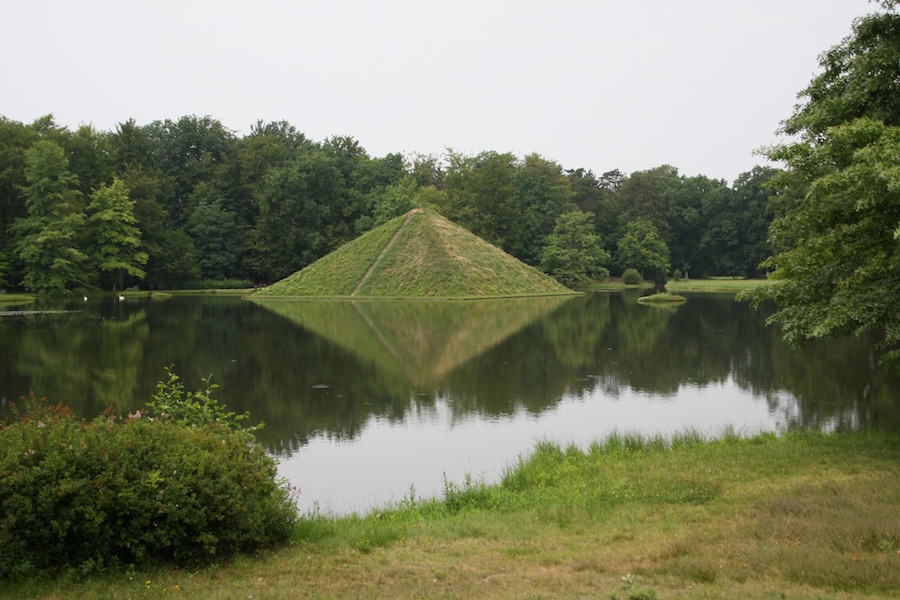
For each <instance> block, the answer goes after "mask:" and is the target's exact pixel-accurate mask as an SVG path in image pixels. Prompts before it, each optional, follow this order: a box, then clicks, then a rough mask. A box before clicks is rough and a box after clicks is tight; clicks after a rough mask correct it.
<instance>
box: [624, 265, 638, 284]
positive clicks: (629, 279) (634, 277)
mask: <svg viewBox="0 0 900 600" xmlns="http://www.w3.org/2000/svg"><path fill="white" fill-rule="evenodd" d="M641 281H642V279H641V274H640V273H638V272H637V269H630V268H629V269H625V272H624V273H622V283H624V284H625V285H640V284H641Z"/></svg>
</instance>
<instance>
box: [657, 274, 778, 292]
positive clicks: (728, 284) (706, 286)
mask: <svg viewBox="0 0 900 600" xmlns="http://www.w3.org/2000/svg"><path fill="white" fill-rule="evenodd" d="M767 283H770V282H769V280H767V279H734V278H731V277H710V278H709V279H682V280H680V281H669V282H668V283H667V284H666V289H667V290H669V291H670V292H675V293H680V292H716V293H737V292H740V291H741V290H749V289H753V288H757V287H759V286H762V285H765V284H767Z"/></svg>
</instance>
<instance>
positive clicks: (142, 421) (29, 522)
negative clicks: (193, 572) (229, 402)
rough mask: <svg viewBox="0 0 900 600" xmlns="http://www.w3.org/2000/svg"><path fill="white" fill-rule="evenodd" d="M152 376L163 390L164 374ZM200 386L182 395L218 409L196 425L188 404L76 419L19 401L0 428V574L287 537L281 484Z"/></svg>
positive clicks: (286, 496)
mask: <svg viewBox="0 0 900 600" xmlns="http://www.w3.org/2000/svg"><path fill="white" fill-rule="evenodd" d="M170 375H171V373H170ZM175 383H176V384H177V378H176V380H175ZM161 385H162V387H161V390H160V391H161V392H163V391H172V387H171V380H170V383H167V384H161ZM212 389H214V388H212ZM209 391H210V390H209V387H208V389H207V391H202V392H197V393H194V394H191V395H188V396H187V397H183V398H182V404H184V405H190V404H191V403H195V402H196V398H197V396H198V395H199V396H201V397H202V398H203V399H204V400H205V402H206V406H207V409H208V410H207V411H206V413H205V414H216V415H217V416H218V418H214V419H211V420H209V421H207V422H204V421H202V420H201V421H199V422H197V423H191V422H190V420H189V418H185V417H184V415H185V414H186V413H187V412H190V411H186V410H183V411H182V412H181V414H180V415H178V416H176V417H175V418H169V415H168V414H166V415H164V414H162V413H154V412H153V410H152V409H151V410H148V411H147V414H142V413H141V411H137V412H136V413H134V414H132V415H128V416H127V417H125V418H122V417H116V416H114V415H112V414H111V412H109V413H107V414H104V415H101V416H99V417H97V418H96V419H94V420H92V421H84V420H82V419H79V418H77V417H75V416H74V415H73V413H72V412H71V411H70V410H69V409H67V408H66V407H64V406H62V405H56V406H52V405H50V404H49V403H48V402H47V401H46V399H41V400H39V399H36V398H35V397H34V396H33V395H32V396H30V397H29V398H25V399H23V401H24V402H23V403H22V404H23V406H21V407H18V408H17V409H16V412H15V417H16V420H15V421H14V422H12V423H11V424H9V425H5V426H3V427H2V429H0V511H2V512H0V580H7V579H17V578H21V577H26V576H33V575H36V574H44V573H56V572H59V571H61V570H66V569H77V570H79V571H80V572H82V573H84V574H87V573H90V572H93V571H99V570H101V569H103V568H105V567H108V566H111V567H116V566H119V565H127V564H135V565H155V564H164V563H167V564H174V565H191V564H198V563H204V562H210V561H212V560H215V559H218V558H220V557H223V556H228V555H230V554H233V553H236V552H242V551H249V550H252V549H256V548H259V547H263V546H267V545H272V544H276V543H280V542H284V541H287V539H288V538H289V536H290V535H291V532H292V530H293V527H294V525H295V523H296V520H297V511H296V505H295V503H294V497H293V496H294V494H293V492H292V490H291V489H290V486H287V485H284V484H282V483H280V482H279V481H278V480H277V478H276V477H277V471H276V464H277V463H276V461H275V460H274V459H273V458H272V457H270V456H268V455H267V454H266V452H265V450H264V449H263V447H262V446H261V445H260V444H258V443H257V442H256V441H255V439H254V438H253V436H252V434H250V433H249V432H248V431H247V430H244V429H242V428H241V427H240V425H239V424H238V423H237V422H236V421H235V420H234V418H233V417H234V415H233V414H231V413H225V412H224V411H222V410H221V409H220V408H219V407H218V406H217V405H216V404H215V401H214V400H212V399H211V398H209ZM176 395H177V394H176ZM157 396H159V394H158V395H157ZM157 403H158V400H157ZM169 406H170V407H174V406H175V405H174V404H170V405H169ZM200 412H201V413H203V411H200ZM229 415H231V418H229Z"/></svg>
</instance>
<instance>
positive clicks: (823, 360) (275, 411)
mask: <svg viewBox="0 0 900 600" xmlns="http://www.w3.org/2000/svg"><path fill="white" fill-rule="evenodd" d="M766 314H767V312H766V311H765V310H762V311H754V310H753V309H752V308H750V307H749V306H747V305H745V304H742V303H737V302H735V301H733V300H732V298H731V297H730V296H727V295H689V296H688V301H687V303H685V304H683V305H681V306H679V307H665V308H660V307H656V306H643V305H640V304H638V302H637V295H636V294H635V293H612V294H590V295H586V296H580V297H571V298H535V299H508V300H479V301H454V302H412V301H393V302H385V301H358V302H348V301H332V302H328V301H283V300H282V301H266V302H259V303H257V302H252V301H248V300H242V299H239V298H233V297H179V296H176V297H173V298H170V299H168V300H151V299H149V298H146V299H143V298H142V299H131V298H129V299H127V300H125V301H124V302H119V301H117V300H114V299H113V298H111V297H107V298H97V299H90V300H89V301H88V302H82V301H80V300H79V301H77V302H71V303H38V304H32V305H25V306H15V307H9V306H6V307H0V418H3V417H4V416H8V414H9V409H8V403H9V401H10V400H13V399H15V398H18V397H19V396H21V395H23V394H26V393H28V392H29V391H32V390H33V391H34V392H35V393H37V394H38V395H40V396H46V397H48V398H49V399H50V400H52V401H54V402H56V401H63V402H64V403H66V404H68V405H70V406H71V407H72V408H73V409H74V410H75V411H76V412H77V413H79V414H81V415H83V416H87V417H93V416H95V415H97V414H98V413H99V412H101V411H102V410H103V409H105V408H106V407H107V406H109V405H110V404H112V405H115V406H116V408H117V410H118V412H119V413H120V414H124V413H126V412H129V411H133V410H135V409H138V408H140V407H141V406H142V405H143V404H144V403H145V402H146V401H147V399H148V398H149V397H150V395H151V394H152V393H153V392H154V390H155V387H156V383H157V382H158V381H159V380H161V379H163V378H164V376H165V373H164V370H163V367H164V366H165V365H169V364H173V365H174V369H175V371H176V372H177V373H178V374H179V375H181V376H182V378H183V380H184V381H185V383H186V384H187V386H188V387H190V388H196V387H198V386H199V384H200V378H201V377H205V376H209V375H212V380H213V382H214V383H218V384H219V385H220V386H221V387H220V389H218V390H217V391H216V395H217V397H218V399H219V400H220V401H221V402H223V403H224V404H226V405H227V407H228V408H229V409H230V410H234V411H237V412H243V411H250V413H251V422H252V423H256V422H258V421H259V420H262V421H264V422H265V428H264V429H263V430H262V431H261V432H259V434H258V437H259V439H260V441H261V442H262V443H263V444H265V445H266V447H267V448H268V449H269V451H270V452H272V453H273V454H274V455H276V456H278V457H279V459H280V461H281V465H280V470H281V473H282V475H283V476H285V477H287V478H288V479H290V480H291V481H292V483H294V484H296V485H298V486H300V488H301V490H302V495H301V508H302V509H303V510H309V509H312V508H314V507H318V509H320V510H322V511H325V512H332V513H335V514H347V513H350V512H353V511H366V510H369V509H371V508H373V507H379V506H383V505H384V504H386V503H389V502H397V501H401V500H403V499H404V498H406V497H408V496H409V495H410V494H415V496H416V497H428V496H434V495H439V494H440V493H441V491H442V490H443V487H444V481H445V478H446V479H448V480H450V481H453V482H460V481H461V480H462V479H463V478H464V477H465V475H466V474H470V475H471V476H472V477H474V478H475V480H480V479H484V480H485V481H489V482H491V481H496V480H497V479H499V477H500V476H501V474H502V472H503V469H504V468H505V467H506V466H507V465H510V464H512V463H514V462H515V461H516V460H517V458H518V457H519V456H520V455H524V454H527V453H529V452H530V451H531V449H532V448H533V447H534V445H535V444H536V443H537V442H539V441H542V440H552V441H557V442H560V443H563V444H568V443H573V444H578V445H580V446H586V445H587V444H589V443H590V442H591V441H592V440H595V439H599V438H602V437H604V436H606V435H608V434H609V433H611V432H615V431H617V432H620V433H625V432H640V433H643V434H648V435H654V434H660V435H664V436H666V435H670V434H672V433H673V432H676V431H683V430H686V429H693V430H697V431H700V432H702V433H704V434H706V435H710V436H715V435H717V434H721V433H722V432H724V431H725V430H726V428H729V427H730V428H733V429H735V430H736V431H738V432H739V433H744V434H752V433H755V432H758V431H763V430H765V431H784V430H788V429H792V428H813V429H820V430H833V429H839V430H843V429H854V428H859V427H880V428H885V429H894V430H896V429H900V400H898V396H897V393H896V390H897V389H900V386H898V383H900V380H898V378H897V377H894V376H890V375H888V374H886V373H885V372H884V371H883V369H881V368H880V367H879V365H878V355H877V354H876V352H875V351H873V349H872V347H873V343H872V342H873V340H872V338H868V337H863V338H847V339H839V340H828V341H822V342H817V343H814V344H810V345H809V346H807V347H805V348H803V349H801V350H792V349H790V348H789V347H787V346H786V345H785V344H784V342H783V341H782V340H781V337H780V335H779V333H778V331H777V329H773V328H771V327H767V326H766V325H765V317H766Z"/></svg>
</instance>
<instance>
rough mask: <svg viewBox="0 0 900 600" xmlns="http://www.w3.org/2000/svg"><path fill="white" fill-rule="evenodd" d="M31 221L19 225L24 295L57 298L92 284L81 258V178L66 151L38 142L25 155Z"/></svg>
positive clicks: (16, 231)
mask: <svg viewBox="0 0 900 600" xmlns="http://www.w3.org/2000/svg"><path fill="white" fill-rule="evenodd" d="M25 163H26V166H25V179H26V182H27V183H26V185H25V187H24V190H23V191H24V193H25V203H26V207H27V210H28V215H27V216H25V217H21V218H19V219H17V220H16V221H15V223H14V224H13V227H12V230H13V233H14V235H15V236H16V251H17V253H18V257H19V259H20V260H21V261H22V264H23V265H24V270H25V275H24V278H23V281H22V283H23V285H24V287H25V289H27V290H30V291H33V292H38V293H50V294H59V293H62V292H65V291H66V290H67V289H71V288H72V287H77V286H81V285H85V284H86V283H87V282H88V271H87V263H88V256H87V255H86V254H85V253H84V252H83V250H82V247H83V234H84V223H85V218H84V212H83V210H82V206H81V205H82V198H81V193H80V192H79V191H78V178H77V177H75V176H74V175H73V174H72V173H70V172H69V161H68V159H67V158H66V155H65V151H64V150H63V149H62V148H61V147H60V146H59V145H57V144H55V143H54V142H49V141H40V142H38V143H36V144H35V145H34V146H32V147H31V148H30V149H29V150H28V151H27V152H26V153H25Z"/></svg>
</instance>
